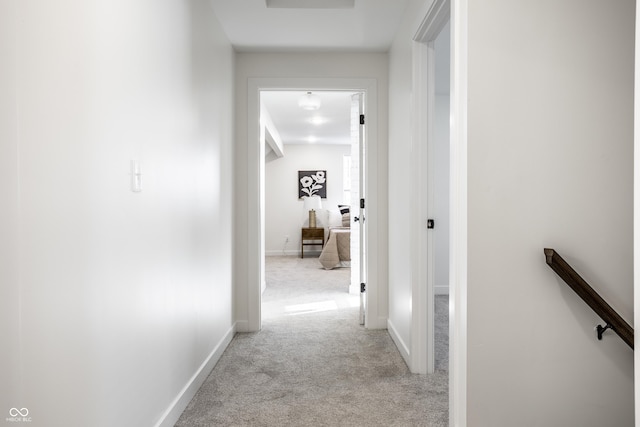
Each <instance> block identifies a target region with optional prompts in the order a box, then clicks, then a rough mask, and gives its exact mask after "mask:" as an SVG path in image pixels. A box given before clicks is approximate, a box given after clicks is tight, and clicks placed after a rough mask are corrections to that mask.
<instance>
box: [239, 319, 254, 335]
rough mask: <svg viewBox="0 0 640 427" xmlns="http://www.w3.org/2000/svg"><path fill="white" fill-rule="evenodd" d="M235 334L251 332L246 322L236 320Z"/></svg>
mask: <svg viewBox="0 0 640 427" xmlns="http://www.w3.org/2000/svg"><path fill="white" fill-rule="evenodd" d="M235 327H236V332H252V331H251V330H249V321H248V320H236V326H235Z"/></svg>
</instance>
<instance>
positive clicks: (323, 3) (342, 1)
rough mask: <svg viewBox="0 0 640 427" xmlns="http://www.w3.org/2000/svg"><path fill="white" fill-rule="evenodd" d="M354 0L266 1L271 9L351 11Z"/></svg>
mask: <svg viewBox="0 0 640 427" xmlns="http://www.w3.org/2000/svg"><path fill="white" fill-rule="evenodd" d="M355 2H356V0H266V3H267V7H268V8H273V9H353V7H354V5H355Z"/></svg>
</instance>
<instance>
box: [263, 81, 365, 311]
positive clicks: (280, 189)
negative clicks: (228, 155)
mask: <svg viewBox="0 0 640 427" xmlns="http://www.w3.org/2000/svg"><path fill="white" fill-rule="evenodd" d="M363 98H364V94H363V93H361V92H353V91H347V90H340V91H335V90H334V91H308V90H304V91H300V90H289V89H283V90H264V91H261V92H260V107H261V108H260V126H261V132H260V135H261V144H264V145H265V149H264V152H265V157H264V164H263V167H264V171H265V174H264V176H265V177H264V189H265V190H264V191H265V195H264V197H265V218H264V242H265V251H264V255H265V260H264V265H265V276H264V277H265V281H264V282H263V284H262V292H263V295H262V296H263V300H262V301H263V304H262V307H261V308H262V320H264V319H266V318H269V317H273V316H276V315H283V313H285V312H286V310H283V309H285V308H286V307H285V306H283V305H282V304H280V303H279V302H278V301H274V300H273V295H272V294H274V293H275V290H274V289H271V288H274V287H275V286H276V284H277V286H279V287H283V286H285V284H284V283H283V280H284V278H285V277H286V278H288V279H289V280H293V281H294V282H296V281H297V282H298V283H300V285H303V283H304V284H305V285H306V284H307V282H309V279H310V277H309V276H310V275H309V274H308V272H309V271H311V272H313V273H314V274H312V275H311V276H313V277H315V278H316V280H319V281H320V282H322V281H323V280H324V279H328V278H329V277H334V279H332V280H338V279H340V280H341V281H344V282H345V285H344V292H345V293H346V294H347V295H348V294H352V295H354V294H355V295H356V297H353V296H351V298H350V301H356V302H357V301H358V298H357V295H358V294H360V283H362V282H364V280H363V279H362V277H363V275H362V271H361V269H360V268H359V267H360V265H361V263H360V259H361V258H364V257H362V256H361V255H360V250H361V248H363V245H361V244H360V234H361V233H360V228H361V224H362V223H361V222H360V218H363V216H362V215H361V213H360V206H359V200H360V194H361V193H363V191H362V188H361V187H362V186H361V184H362V183H363V180H361V176H360V175H361V174H360V171H361V168H360V165H361V162H362V161H361V159H360V157H361V156H360V153H361V151H362V149H363V147H364V138H363V135H364V125H361V124H360V115H361V114H362V102H361V101H362V100H363ZM307 103H308V104H307ZM301 174H302V175H304V176H303V178H302V179H301V178H300V176H301ZM307 185H308V186H307ZM311 202H313V203H311ZM311 204H313V206H311ZM310 208H313V209H314V213H313V217H314V224H313V225H311V218H310V216H309V215H310V211H309V209H310ZM310 227H313V228H310ZM301 231H302V232H301ZM311 232H312V234H314V236H315V237H316V238H315V239H311V238H310V236H309V235H308V234H309V233H311ZM362 234H363V235H364V233H362ZM323 243H324V246H323V245H322V244H323ZM325 249H327V250H326V251H325ZM310 258H311V260H309V259H310ZM275 266H277V267H275ZM298 268H299V269H300V272H298V271H297V269H298ZM335 269H343V270H345V271H344V272H342V273H341V274H339V275H338V274H332V273H331V272H330V271H332V270H335ZM305 270H306V271H307V274H306V276H305V274H303V273H302V271H305ZM323 272H326V274H324V275H323V274H322V273H323ZM345 279H346V280H345ZM266 287H269V288H270V292H269V293H268V294H264V292H265V290H266ZM338 288H340V286H339V285H338ZM301 289H302V288H301V287H300V286H298V285H294V288H293V289H292V292H289V293H299V292H298V291H300V290H301ZM318 290H319V289H314V288H313V287H311V288H309V290H308V292H307V293H308V294H309V298H310V299H313V297H312V295H314V294H317V292H318ZM356 290H357V291H356ZM281 294H282V293H281ZM318 297H320V296H318ZM265 298H266V299H265ZM298 298H304V295H299V297H298ZM339 299H340V300H341V301H342V300H343V298H342V297H339ZM266 300H269V301H270V302H269V303H268V304H266V305H265V301H266ZM324 302H326V301H324ZM297 305H300V304H297ZM325 305H326V304H325ZM339 305H340V304H339ZM348 305H352V304H348ZM362 311H363V310H361V312H362ZM361 323H362V322H361Z"/></svg>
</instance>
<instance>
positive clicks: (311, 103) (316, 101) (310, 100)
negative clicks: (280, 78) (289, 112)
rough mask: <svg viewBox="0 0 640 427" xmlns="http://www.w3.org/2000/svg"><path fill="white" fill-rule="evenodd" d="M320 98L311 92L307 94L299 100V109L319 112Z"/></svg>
mask: <svg viewBox="0 0 640 427" xmlns="http://www.w3.org/2000/svg"><path fill="white" fill-rule="evenodd" d="M320 103H321V102H320V97H319V96H318V95H314V94H313V93H311V92H307V93H306V94H305V95H302V96H301V97H300V99H298V107H300V108H302V109H303V110H317V109H318V108H320Z"/></svg>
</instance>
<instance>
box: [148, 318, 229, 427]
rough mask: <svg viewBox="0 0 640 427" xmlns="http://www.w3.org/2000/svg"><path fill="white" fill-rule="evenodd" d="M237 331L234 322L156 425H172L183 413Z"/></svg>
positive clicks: (164, 426)
mask: <svg viewBox="0 0 640 427" xmlns="http://www.w3.org/2000/svg"><path fill="white" fill-rule="evenodd" d="M235 333H236V325H235V324H234V325H233V326H232V327H231V328H230V329H229V330H228V331H227V333H226V334H225V335H224V337H223V338H222V340H220V342H219V343H218V345H216V347H215V348H214V349H213V351H212V352H211V353H210V354H209V357H207V359H206V360H205V361H204V362H203V363H202V365H200V368H199V369H198V370H197V371H196V373H195V374H193V376H192V377H191V379H190V380H189V381H188V382H187V384H186V385H185V386H184V388H183V389H182V390H180V393H178V395H177V396H176V398H175V399H174V400H173V402H171V404H170V405H169V407H168V408H167V410H166V411H165V412H164V414H162V416H161V417H160V420H159V421H158V423H157V424H156V427H172V426H174V425H175V423H176V422H177V421H178V419H179V418H180V415H182V412H183V411H184V409H185V408H186V407H187V405H188V404H189V402H190V401H191V399H193V396H195V394H196V392H197V391H198V389H199V388H200V387H201V386H202V383H204V380H206V379H207V377H208V376H209V374H210V373H211V371H212V370H213V368H214V366H216V363H218V360H220V357H222V353H223V352H224V351H225V349H226V348H227V347H228V346H229V343H231V340H232V339H233V336H234V335H235Z"/></svg>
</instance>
